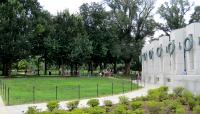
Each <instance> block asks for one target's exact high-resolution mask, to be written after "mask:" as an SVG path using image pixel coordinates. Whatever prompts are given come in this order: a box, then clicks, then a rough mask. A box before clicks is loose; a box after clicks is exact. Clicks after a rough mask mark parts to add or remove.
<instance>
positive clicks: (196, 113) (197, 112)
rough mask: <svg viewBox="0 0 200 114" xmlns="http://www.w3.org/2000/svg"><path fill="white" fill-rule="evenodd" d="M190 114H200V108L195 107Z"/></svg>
mask: <svg viewBox="0 0 200 114" xmlns="http://www.w3.org/2000/svg"><path fill="white" fill-rule="evenodd" d="M192 114H200V106H199V105H198V106H195V107H194V108H193V112H192Z"/></svg>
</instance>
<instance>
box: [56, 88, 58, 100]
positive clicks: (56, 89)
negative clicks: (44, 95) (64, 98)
mask: <svg viewBox="0 0 200 114" xmlns="http://www.w3.org/2000/svg"><path fill="white" fill-rule="evenodd" d="M56 100H58V86H56Z"/></svg>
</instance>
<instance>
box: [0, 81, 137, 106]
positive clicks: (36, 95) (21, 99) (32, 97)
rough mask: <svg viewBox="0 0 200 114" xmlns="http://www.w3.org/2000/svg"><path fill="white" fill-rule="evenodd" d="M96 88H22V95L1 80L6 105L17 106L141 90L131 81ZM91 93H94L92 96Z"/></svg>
mask: <svg viewBox="0 0 200 114" xmlns="http://www.w3.org/2000/svg"><path fill="white" fill-rule="evenodd" d="M127 82H128V83H127ZM94 86H96V87H95V89H93V90H89V89H87V87H84V86H83V85H77V86H55V87H51V88H50V89H49V88H48V89H45V88H41V87H39V86H32V87H30V88H29V90H23V88H21V89H22V90H21V94H15V88H14V87H9V86H8V85H7V84H6V83H5V82H4V81H3V80H0V93H1V96H2V98H3V100H4V103H5V104H6V105H15V104H23V103H36V102H45V101H52V100H58V101H59V100H72V99H82V98H90V97H99V96H105V95H114V94H119V93H125V92H129V91H132V90H134V89H137V88H139V86H138V84H134V83H132V82H131V81H124V82H122V83H121V84H119V83H118V84H116V83H110V84H109V85H101V84H98V83H97V84H96V85H94ZM93 88H94V87H93ZM91 92H93V93H92V94H91ZM89 93H90V94H89Z"/></svg>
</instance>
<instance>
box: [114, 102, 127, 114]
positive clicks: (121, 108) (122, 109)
mask: <svg viewBox="0 0 200 114" xmlns="http://www.w3.org/2000/svg"><path fill="white" fill-rule="evenodd" d="M126 110H127V108H126V106H125V105H122V104H119V105H117V106H116V107H115V108H114V110H113V112H112V114H126Z"/></svg>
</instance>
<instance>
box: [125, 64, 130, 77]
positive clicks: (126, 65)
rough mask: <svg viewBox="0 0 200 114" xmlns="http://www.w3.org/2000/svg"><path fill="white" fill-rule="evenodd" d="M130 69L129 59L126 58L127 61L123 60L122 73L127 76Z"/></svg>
mask: <svg viewBox="0 0 200 114" xmlns="http://www.w3.org/2000/svg"><path fill="white" fill-rule="evenodd" d="M130 69H131V61H129V60H127V61H125V69H124V75H126V76H129V75H130Z"/></svg>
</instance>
